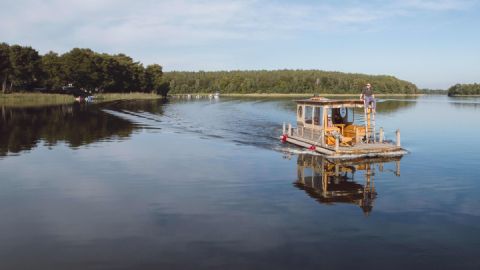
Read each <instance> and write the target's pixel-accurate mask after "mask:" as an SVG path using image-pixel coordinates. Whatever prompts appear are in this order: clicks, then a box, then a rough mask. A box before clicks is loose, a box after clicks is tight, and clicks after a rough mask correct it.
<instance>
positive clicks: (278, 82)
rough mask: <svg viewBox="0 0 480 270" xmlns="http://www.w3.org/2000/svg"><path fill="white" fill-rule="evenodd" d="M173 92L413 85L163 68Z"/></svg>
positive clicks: (354, 77)
mask: <svg viewBox="0 0 480 270" xmlns="http://www.w3.org/2000/svg"><path fill="white" fill-rule="evenodd" d="M163 79H164V80H165V81H167V82H169V84H170V89H171V91H172V92H173V93H175V94H178V93H209V92H221V93H241V94H243V93H282V94H292V93H318V94H321V93H329V94H330V93H332V94H358V93H360V92H361V89H362V88H363V87H364V85H365V84H366V83H367V82H369V83H371V84H372V86H373V89H374V91H375V93H387V94H416V93H417V91H418V89H417V87H416V86H415V85H414V84H412V83H410V82H407V81H402V80H399V79H397V78H395V77H393V76H385V75H377V76H375V75H364V74H351V73H341V72H327V71H320V70H275V71H266V70H260V71H218V72H204V71H200V72H177V71H175V72H166V73H165V74H164V78H163Z"/></svg>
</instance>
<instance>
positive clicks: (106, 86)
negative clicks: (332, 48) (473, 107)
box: [0, 43, 419, 95]
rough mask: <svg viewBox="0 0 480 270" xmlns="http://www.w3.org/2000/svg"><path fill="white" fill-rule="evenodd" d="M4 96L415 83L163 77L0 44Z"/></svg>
mask: <svg viewBox="0 0 480 270" xmlns="http://www.w3.org/2000/svg"><path fill="white" fill-rule="evenodd" d="M0 82H1V88H2V91H3V92H15V91H28V90H38V89H44V90H46V91H47V92H55V91H57V90H60V89H61V88H62V87H63V86H66V85H68V84H73V86H75V87H77V88H83V89H85V90H88V91H91V92H133V91H138V92H152V91H154V92H157V93H159V94H162V95H166V93H167V92H168V91H169V90H170V91H171V93H173V94H181V93H212V92H219V93H238V94H242V93H244V94H247V93H282V94H287V93H318V94H321V93H332V94H354V93H359V92H360V91H361V89H362V88H363V86H364V85H365V84H366V83H367V82H369V83H371V84H372V85H373V88H374V91H375V93H385V94H416V93H419V90H418V88H417V86H416V85H415V84H413V83H410V82H407V81H403V80H399V79H397V78H395V77H393V76H386V75H365V74H354V73H342V72H329V71H321V70H273V71H267V70H258V71H211V72H204V71H199V72H177V71H174V72H165V73H164V72H163V70H162V66H160V65H158V64H153V65H148V66H146V67H144V66H143V64H142V63H140V62H137V61H134V60H133V59H132V58H131V57H129V56H127V55H125V54H115V55H110V54H106V53H97V52H94V51H92V50H90V49H80V48H74V49H72V50H70V51H69V52H66V53H64V54H58V53H55V52H49V53H47V54H45V55H40V54H39V53H38V51H36V50H35V49H33V48H32V47H28V46H20V45H9V44H6V43H0Z"/></svg>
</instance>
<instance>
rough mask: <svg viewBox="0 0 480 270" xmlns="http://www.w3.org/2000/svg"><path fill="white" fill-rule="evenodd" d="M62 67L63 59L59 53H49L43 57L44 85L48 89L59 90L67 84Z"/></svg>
mask: <svg viewBox="0 0 480 270" xmlns="http://www.w3.org/2000/svg"><path fill="white" fill-rule="evenodd" d="M62 67H63V66H62V58H61V57H60V56H58V54H57V53H54V52H49V53H47V54H45V55H44V56H43V57H42V68H43V75H44V78H43V79H44V80H43V85H44V86H45V87H46V88H48V89H58V88H60V87H62V86H64V85H65V84H66V82H65V73H64V71H63V68H62Z"/></svg>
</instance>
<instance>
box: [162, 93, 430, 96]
mask: <svg viewBox="0 0 480 270" xmlns="http://www.w3.org/2000/svg"><path fill="white" fill-rule="evenodd" d="M186 95H191V96H192V97H195V96H196V95H199V96H208V95H211V93H185V94H171V95H170V96H172V97H179V96H186ZM317 95H318V96H320V97H356V96H360V93H358V94H323V93H322V94H317ZM424 95H426V94H375V96H379V97H385V96H390V97H392V96H399V97H400V96H402V97H404V96H410V97H413V96H424ZM220 96H222V97H312V96H314V93H293V94H283V93H249V94H239V93H225V94H222V93H220Z"/></svg>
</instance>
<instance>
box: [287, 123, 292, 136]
mask: <svg viewBox="0 0 480 270" xmlns="http://www.w3.org/2000/svg"><path fill="white" fill-rule="evenodd" d="M288 136H292V124H291V123H288Z"/></svg>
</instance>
